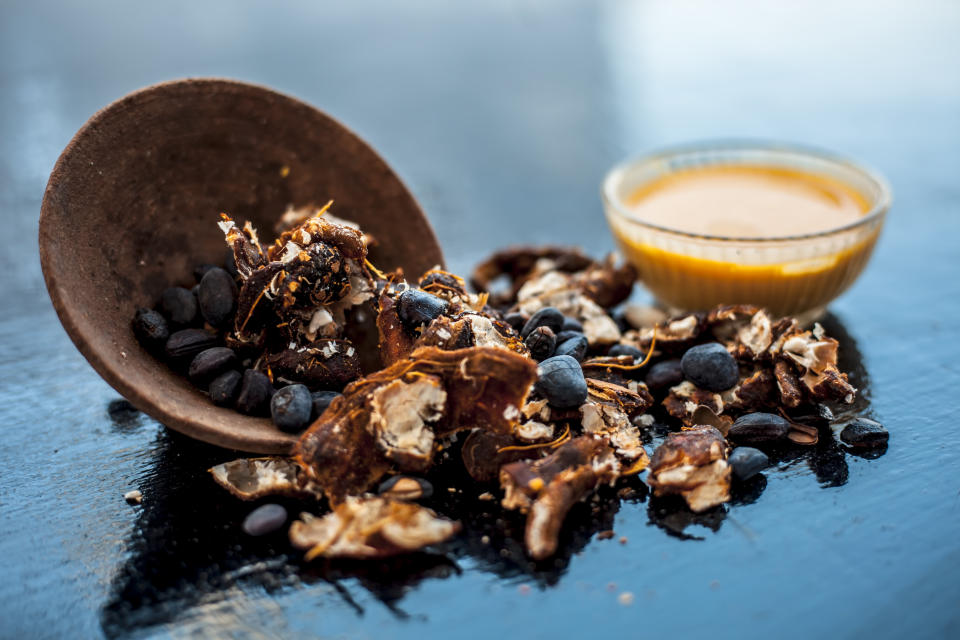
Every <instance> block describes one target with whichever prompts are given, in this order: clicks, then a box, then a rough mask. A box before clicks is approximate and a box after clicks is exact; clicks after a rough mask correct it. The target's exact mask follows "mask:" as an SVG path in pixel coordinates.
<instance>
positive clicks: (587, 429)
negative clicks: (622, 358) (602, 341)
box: [580, 379, 653, 473]
mask: <svg viewBox="0 0 960 640" xmlns="http://www.w3.org/2000/svg"><path fill="white" fill-rule="evenodd" d="M587 389H588V393H589V395H588V399H587V402H585V403H584V404H583V405H581V407H580V416H581V423H582V425H583V431H584V433H589V434H592V435H594V436H598V437H600V438H602V439H604V440H605V441H606V442H608V443H609V444H610V446H611V447H613V448H614V451H615V452H616V455H617V457H618V458H619V459H620V460H621V462H623V464H624V465H625V467H627V468H628V469H629V471H624V473H639V472H640V471H642V470H643V469H645V468H646V466H647V464H648V463H649V461H650V458H649V456H648V455H647V451H646V449H644V448H643V440H642V438H641V434H640V429H639V428H638V427H637V426H636V425H635V424H634V423H633V422H632V420H631V419H632V418H633V417H635V416H637V415H639V414H641V413H643V412H644V411H646V410H647V409H649V408H650V407H651V406H652V405H653V398H652V397H650V394H649V393H648V392H647V391H646V387H638V391H639V390H640V389H642V393H638V392H633V391H631V390H629V389H627V388H625V387H621V386H619V385H615V384H610V383H609V382H603V381H600V380H594V379H588V380H587Z"/></svg>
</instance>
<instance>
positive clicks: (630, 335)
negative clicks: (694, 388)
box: [622, 313, 707, 356]
mask: <svg viewBox="0 0 960 640" xmlns="http://www.w3.org/2000/svg"><path fill="white" fill-rule="evenodd" d="M706 326H707V325H706V321H705V319H704V314H702V313H688V314H686V315H683V316H680V317H678V318H673V319H671V320H669V321H667V322H666V323H665V324H664V325H661V326H657V327H648V328H643V329H637V330H635V331H628V332H627V333H626V334H625V335H624V337H623V340H622V342H623V344H629V345H631V346H634V347H636V348H638V349H640V350H641V351H644V352H646V351H649V350H650V346H651V345H652V344H653V339H654V336H656V340H657V344H656V347H657V352H655V353H654V355H655V356H656V355H658V354H666V355H668V356H673V355H680V354H682V353H683V352H684V351H686V350H687V349H689V348H690V347H692V346H693V345H694V344H696V342H697V340H698V339H699V338H700V336H701V334H702V333H703V331H704V330H705V329H706Z"/></svg>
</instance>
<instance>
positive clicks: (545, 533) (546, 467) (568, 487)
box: [500, 436, 620, 560]
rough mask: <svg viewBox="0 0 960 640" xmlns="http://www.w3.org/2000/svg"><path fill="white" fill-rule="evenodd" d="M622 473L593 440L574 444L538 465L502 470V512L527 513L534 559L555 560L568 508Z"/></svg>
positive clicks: (516, 464)
mask: <svg viewBox="0 0 960 640" xmlns="http://www.w3.org/2000/svg"><path fill="white" fill-rule="evenodd" d="M619 469H620V465H619V464H618V463H617V461H616V458H615V457H614V455H613V450H612V449H611V448H610V447H609V446H608V445H607V444H606V443H605V442H604V441H603V440H601V439H597V438H593V437H591V436H581V437H579V438H574V439H573V440H570V441H569V442H567V443H565V444H563V445H562V446H560V447H559V448H557V450H556V451H554V452H553V453H551V454H550V455H548V456H547V457H545V458H542V459H540V460H537V461H535V462H529V461H525V462H514V463H510V464H506V465H504V466H503V467H502V468H501V469H500V484H501V486H502V487H503V489H504V491H505V496H504V498H503V506H504V507H505V508H507V509H519V510H521V511H527V512H528V515H527V526H526V532H525V535H524V541H525V544H526V548H527V552H528V553H529V554H530V556H531V557H532V558H534V559H535V560H542V559H544V558H547V557H549V556H551V555H553V553H554V552H555V551H556V549H557V539H558V536H559V533H560V528H561V526H562V525H563V520H564V518H566V515H567V513H568V512H569V511H570V508H571V507H572V506H573V505H574V504H576V503H577V502H578V501H580V500H582V499H583V498H585V497H586V496H587V495H589V494H590V493H592V492H593V491H594V490H595V489H596V488H597V487H598V486H600V485H601V484H612V483H613V482H614V481H615V480H616V479H617V477H618V475H619Z"/></svg>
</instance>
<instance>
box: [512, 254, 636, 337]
mask: <svg viewBox="0 0 960 640" xmlns="http://www.w3.org/2000/svg"><path fill="white" fill-rule="evenodd" d="M516 298H517V302H516V304H515V305H514V307H513V309H514V310H515V311H519V312H521V313H524V314H526V315H533V314H534V313H536V312H537V311H539V310H540V309H543V308H545V307H555V308H557V309H558V310H559V311H560V312H561V313H562V314H563V315H565V316H568V317H571V318H574V319H575V320H577V321H578V322H579V323H580V324H581V325H582V326H583V334H584V335H585V336H586V337H587V340H588V341H589V342H590V345H591V346H597V345H607V344H613V343H615V342H617V341H619V340H620V337H621V335H620V327H619V326H618V325H617V323H616V322H614V320H613V318H611V317H610V316H609V315H608V314H607V312H606V311H605V310H604V309H603V307H601V306H600V305H598V304H597V303H596V302H594V301H593V300H592V299H591V298H590V297H588V296H587V295H586V294H585V293H583V291H581V290H580V289H579V288H578V286H577V285H576V283H575V282H574V278H573V277H572V276H570V275H568V274H565V273H561V272H559V271H545V272H544V273H542V274H540V275H537V276H534V277H531V278H530V279H529V280H527V281H526V282H525V283H524V285H523V287H521V289H520V290H519V291H518V292H517V296H516Z"/></svg>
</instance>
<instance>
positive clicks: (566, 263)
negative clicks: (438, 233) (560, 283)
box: [470, 246, 593, 306]
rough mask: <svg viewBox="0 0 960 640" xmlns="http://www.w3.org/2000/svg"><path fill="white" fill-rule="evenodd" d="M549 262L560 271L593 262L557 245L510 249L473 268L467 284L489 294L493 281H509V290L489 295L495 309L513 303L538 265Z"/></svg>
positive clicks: (502, 250)
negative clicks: (503, 276)
mask: <svg viewBox="0 0 960 640" xmlns="http://www.w3.org/2000/svg"><path fill="white" fill-rule="evenodd" d="M541 261H549V263H550V268H551V269H554V270H557V271H561V272H568V273H569V272H574V271H581V270H583V269H586V268H587V267H589V266H590V265H591V264H593V259H592V258H590V257H589V256H587V255H585V254H584V253H583V252H582V251H580V249H577V248H575V247H559V246H543V247H529V246H514V247H507V248H505V249H501V250H500V251H497V252H496V253H494V254H493V255H491V256H490V257H489V258H487V259H486V260H484V261H483V262H481V263H480V264H478V265H477V266H476V267H474V270H473V273H472V274H471V276H470V284H471V285H472V286H473V288H474V289H476V290H477V291H491V289H492V285H493V283H494V280H496V279H497V278H499V277H500V276H502V275H505V276H507V277H508V278H509V279H510V283H511V289H510V291H509V292H508V293H507V294H506V295H503V294H496V295H491V298H492V302H493V303H494V304H495V305H497V306H506V305H509V304H511V303H513V302H514V301H515V300H516V297H517V291H519V290H520V287H522V286H523V284H524V283H525V282H526V281H527V279H528V278H529V277H530V276H531V275H532V274H533V272H534V270H535V268H536V267H537V265H538V263H540V264H541V265H542V264H543V262H541Z"/></svg>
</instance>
